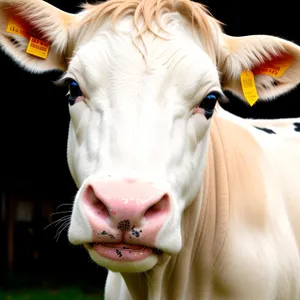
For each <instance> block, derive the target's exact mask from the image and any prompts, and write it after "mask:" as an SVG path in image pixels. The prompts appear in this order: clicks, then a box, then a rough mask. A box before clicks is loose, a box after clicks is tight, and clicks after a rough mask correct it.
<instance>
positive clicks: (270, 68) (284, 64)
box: [252, 55, 293, 78]
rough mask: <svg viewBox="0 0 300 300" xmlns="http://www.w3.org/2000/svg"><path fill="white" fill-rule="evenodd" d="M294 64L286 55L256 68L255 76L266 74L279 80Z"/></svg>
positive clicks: (254, 70)
mask: <svg viewBox="0 0 300 300" xmlns="http://www.w3.org/2000/svg"><path fill="white" fill-rule="evenodd" d="M292 62H293V58H292V57H288V56H287V55H284V56H282V57H279V58H274V59H272V61H270V62H266V63H264V64H263V65H261V66H258V67H256V68H254V69H253V70H252V71H253V73H254V74H265V75H270V76H272V77H276V78H278V77H281V76H282V75H283V73H284V72H285V71H286V70H287V69H288V68H289V66H290V65H291V64H292Z"/></svg>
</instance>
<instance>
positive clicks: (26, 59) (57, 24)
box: [0, 0, 75, 73]
mask: <svg viewBox="0 0 300 300" xmlns="http://www.w3.org/2000/svg"><path fill="white" fill-rule="evenodd" d="M74 19H75V15H73V14H69V13H66V12H64V11H61V10H60V9H58V8H56V7H54V6H52V5H51V4H49V3H47V2H44V1H41V0H0V46H1V48H2V49H3V50H4V52H6V53H7V54H8V55H9V56H11V57H12V58H13V60H14V61H16V62H17V63H18V64H19V65H21V66H22V67H24V68H25V69H27V70H29V71H31V72H35V73H40V72H45V71H50V70H54V69H58V70H62V71H64V70H65V69H66V62H65V52H66V50H67V45H68V27H69V24H71V23H72V22H73V21H74Z"/></svg>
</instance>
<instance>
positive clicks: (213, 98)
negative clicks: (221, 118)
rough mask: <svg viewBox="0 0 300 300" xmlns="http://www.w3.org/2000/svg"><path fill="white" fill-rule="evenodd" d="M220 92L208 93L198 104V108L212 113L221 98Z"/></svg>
mask: <svg viewBox="0 0 300 300" xmlns="http://www.w3.org/2000/svg"><path fill="white" fill-rule="evenodd" d="M221 97H222V96H221V93H220V92H210V93H209V94H207V95H206V96H205V97H204V98H203V100H202V101H201V103H200V104H199V107H201V108H203V109H204V110H206V111H212V110H214V108H215V106H216V103H217V101H218V100H219V99H220V98H221Z"/></svg>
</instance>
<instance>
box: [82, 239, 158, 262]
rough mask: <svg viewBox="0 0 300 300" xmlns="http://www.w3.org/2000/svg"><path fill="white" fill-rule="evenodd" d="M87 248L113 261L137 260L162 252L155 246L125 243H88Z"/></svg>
mask: <svg viewBox="0 0 300 300" xmlns="http://www.w3.org/2000/svg"><path fill="white" fill-rule="evenodd" d="M87 248H88V249H90V250H94V251H95V252H96V253H97V254H98V255H101V256H103V257H105V258H108V259H111V260H115V261H139V260H142V259H145V258H147V257H149V256H150V255H151V254H155V255H159V254H161V253H162V251H161V250H158V249H156V248H150V247H147V246H144V245H133V244H127V243H89V244H88V247H87Z"/></svg>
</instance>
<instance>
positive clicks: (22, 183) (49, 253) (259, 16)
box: [0, 0, 300, 288]
mask: <svg viewBox="0 0 300 300" xmlns="http://www.w3.org/2000/svg"><path fill="white" fill-rule="evenodd" d="M48 2H49V3H51V4H53V5H55V6H57V7H59V8H61V9H64V10H66V11H68V12H76V11H77V10H78V8H77V6H78V4H79V3H80V2H79V1H58V0H56V1H54V0H51V1H48ZM202 3H204V4H206V5H207V6H208V7H209V8H210V11H211V12H212V13H213V15H214V16H215V17H216V18H217V19H219V20H220V21H222V22H223V23H225V24H226V26H225V27H224V30H225V33H227V34H230V35H235V36H240V35H248V34H270V35H277V36H279V37H283V38H286V39H289V40H292V41H294V42H296V43H298V44H300V33H299V25H297V24H299V15H298V12H297V8H296V1H295V2H293V1H285V2H284V3H283V2H282V3H281V4H280V5H275V4H274V3H275V2H273V1H264V2H263V1H250V2H249V1H248V2H246V1H213V0H212V1H209V0H205V1H202ZM263 4H264V5H265V6H266V7H263V6H261V5H263ZM0 68H1V73H2V77H1V84H0V87H1V94H0V98H1V104H0V137H1V139H0V141H1V147H0V149H1V150H0V151H1V152H0V192H1V194H2V195H3V197H5V198H6V200H7V199H8V200H7V201H10V199H11V198H13V197H15V198H16V197H22V195H27V196H26V197H32V199H34V201H35V213H34V215H33V216H34V217H33V220H32V221H31V222H27V223H26V222H18V223H16V224H15V228H14V242H15V253H14V254H15V259H14V263H13V265H12V266H8V264H7V256H8V253H7V226H8V223H9V220H10V216H9V215H5V219H4V222H2V223H1V232H0V234H1V235H0V254H1V256H0V270H1V271H2V272H1V278H0V279H1V280H0V287H1V285H2V286H4V287H9V286H11V285H14V284H15V281H14V280H15V278H16V277H17V276H23V284H33V282H30V280H29V279H28V277H27V274H29V272H30V273H32V274H35V275H36V278H38V281H37V279H35V281H34V283H36V282H38V284H40V283H43V282H45V281H46V282H47V280H48V281H49V282H50V281H51V280H52V281H51V282H53V280H54V281H55V282H56V284H58V283H61V282H83V281H85V282H88V284H89V287H90V288H91V286H94V287H96V286H102V285H103V282H104V278H105V275H106V271H105V270H104V269H102V268H100V267H97V266H95V264H93V263H92V262H91V260H90V259H89V258H88V256H87V254H86V252H85V251H84V250H83V249H81V248H78V247H74V246H71V245H69V243H68V241H67V237H66V234H67V230H64V231H63V232H62V234H61V236H60V238H59V239H58V240H56V239H55V238H54V237H55V234H56V230H57V227H55V226H54V225H53V226H50V227H48V228H47V229H44V228H45V227H46V226H47V225H48V224H49V222H50V221H51V222H52V221H55V220H58V219H59V217H61V216H64V215H67V213H64V214H62V215H54V216H53V217H52V218H51V220H50V219H49V218H45V216H43V215H42V214H41V211H42V210H43V206H44V203H46V202H43V201H44V199H47V201H48V202H49V201H50V202H51V203H52V204H53V207H54V209H55V211H61V212H62V211H67V210H69V209H70V206H69V207H68V206H61V207H59V205H61V204H67V203H72V201H73V198H74V195H75V193H76V188H75V186H74V184H73V181H72V179H71V176H70V174H69V171H68V167H67V160H66V144H67V131H68V122H69V113H68V106H67V101H66V97H65V94H66V92H67V90H66V88H61V87H60V88H59V87H57V86H55V85H54V84H53V82H52V81H54V80H56V79H57V78H58V77H59V75H61V74H60V73H57V72H53V73H48V74H45V75H32V74H29V73H27V72H25V71H23V70H22V69H21V68H19V67H18V66H17V65H15V64H14V63H13V62H12V61H11V60H10V59H9V58H8V57H7V56H5V55H4V54H3V53H2V52H0ZM228 96H229V98H230V100H231V101H230V103H229V104H227V105H226V106H224V108H226V109H228V110H229V111H231V112H233V113H235V114H237V115H240V116H242V117H253V118H283V117H300V108H299V107H300V105H299V100H300V97H299V88H297V89H295V90H294V91H292V92H291V93H289V94H288V95H285V96H281V97H279V98H278V99H277V100H276V101H273V102H270V103H267V104H260V103H258V104H256V105H254V107H252V108H251V107H249V106H248V105H245V104H243V103H242V102H240V101H238V100H237V99H236V98H234V97H233V96H231V95H228ZM45 201H46V200H45ZM48 202H47V203H48ZM0 203H1V201H0ZM0 208H1V209H2V212H1V211H0V213H2V214H3V213H4V212H3V207H0ZM0 220H1V218H0ZM36 251H37V252H38V255H34V254H33V253H35V252H36ZM22 274H23V275H22ZM24 274H25V275H24ZM24 278H25V280H24Z"/></svg>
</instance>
